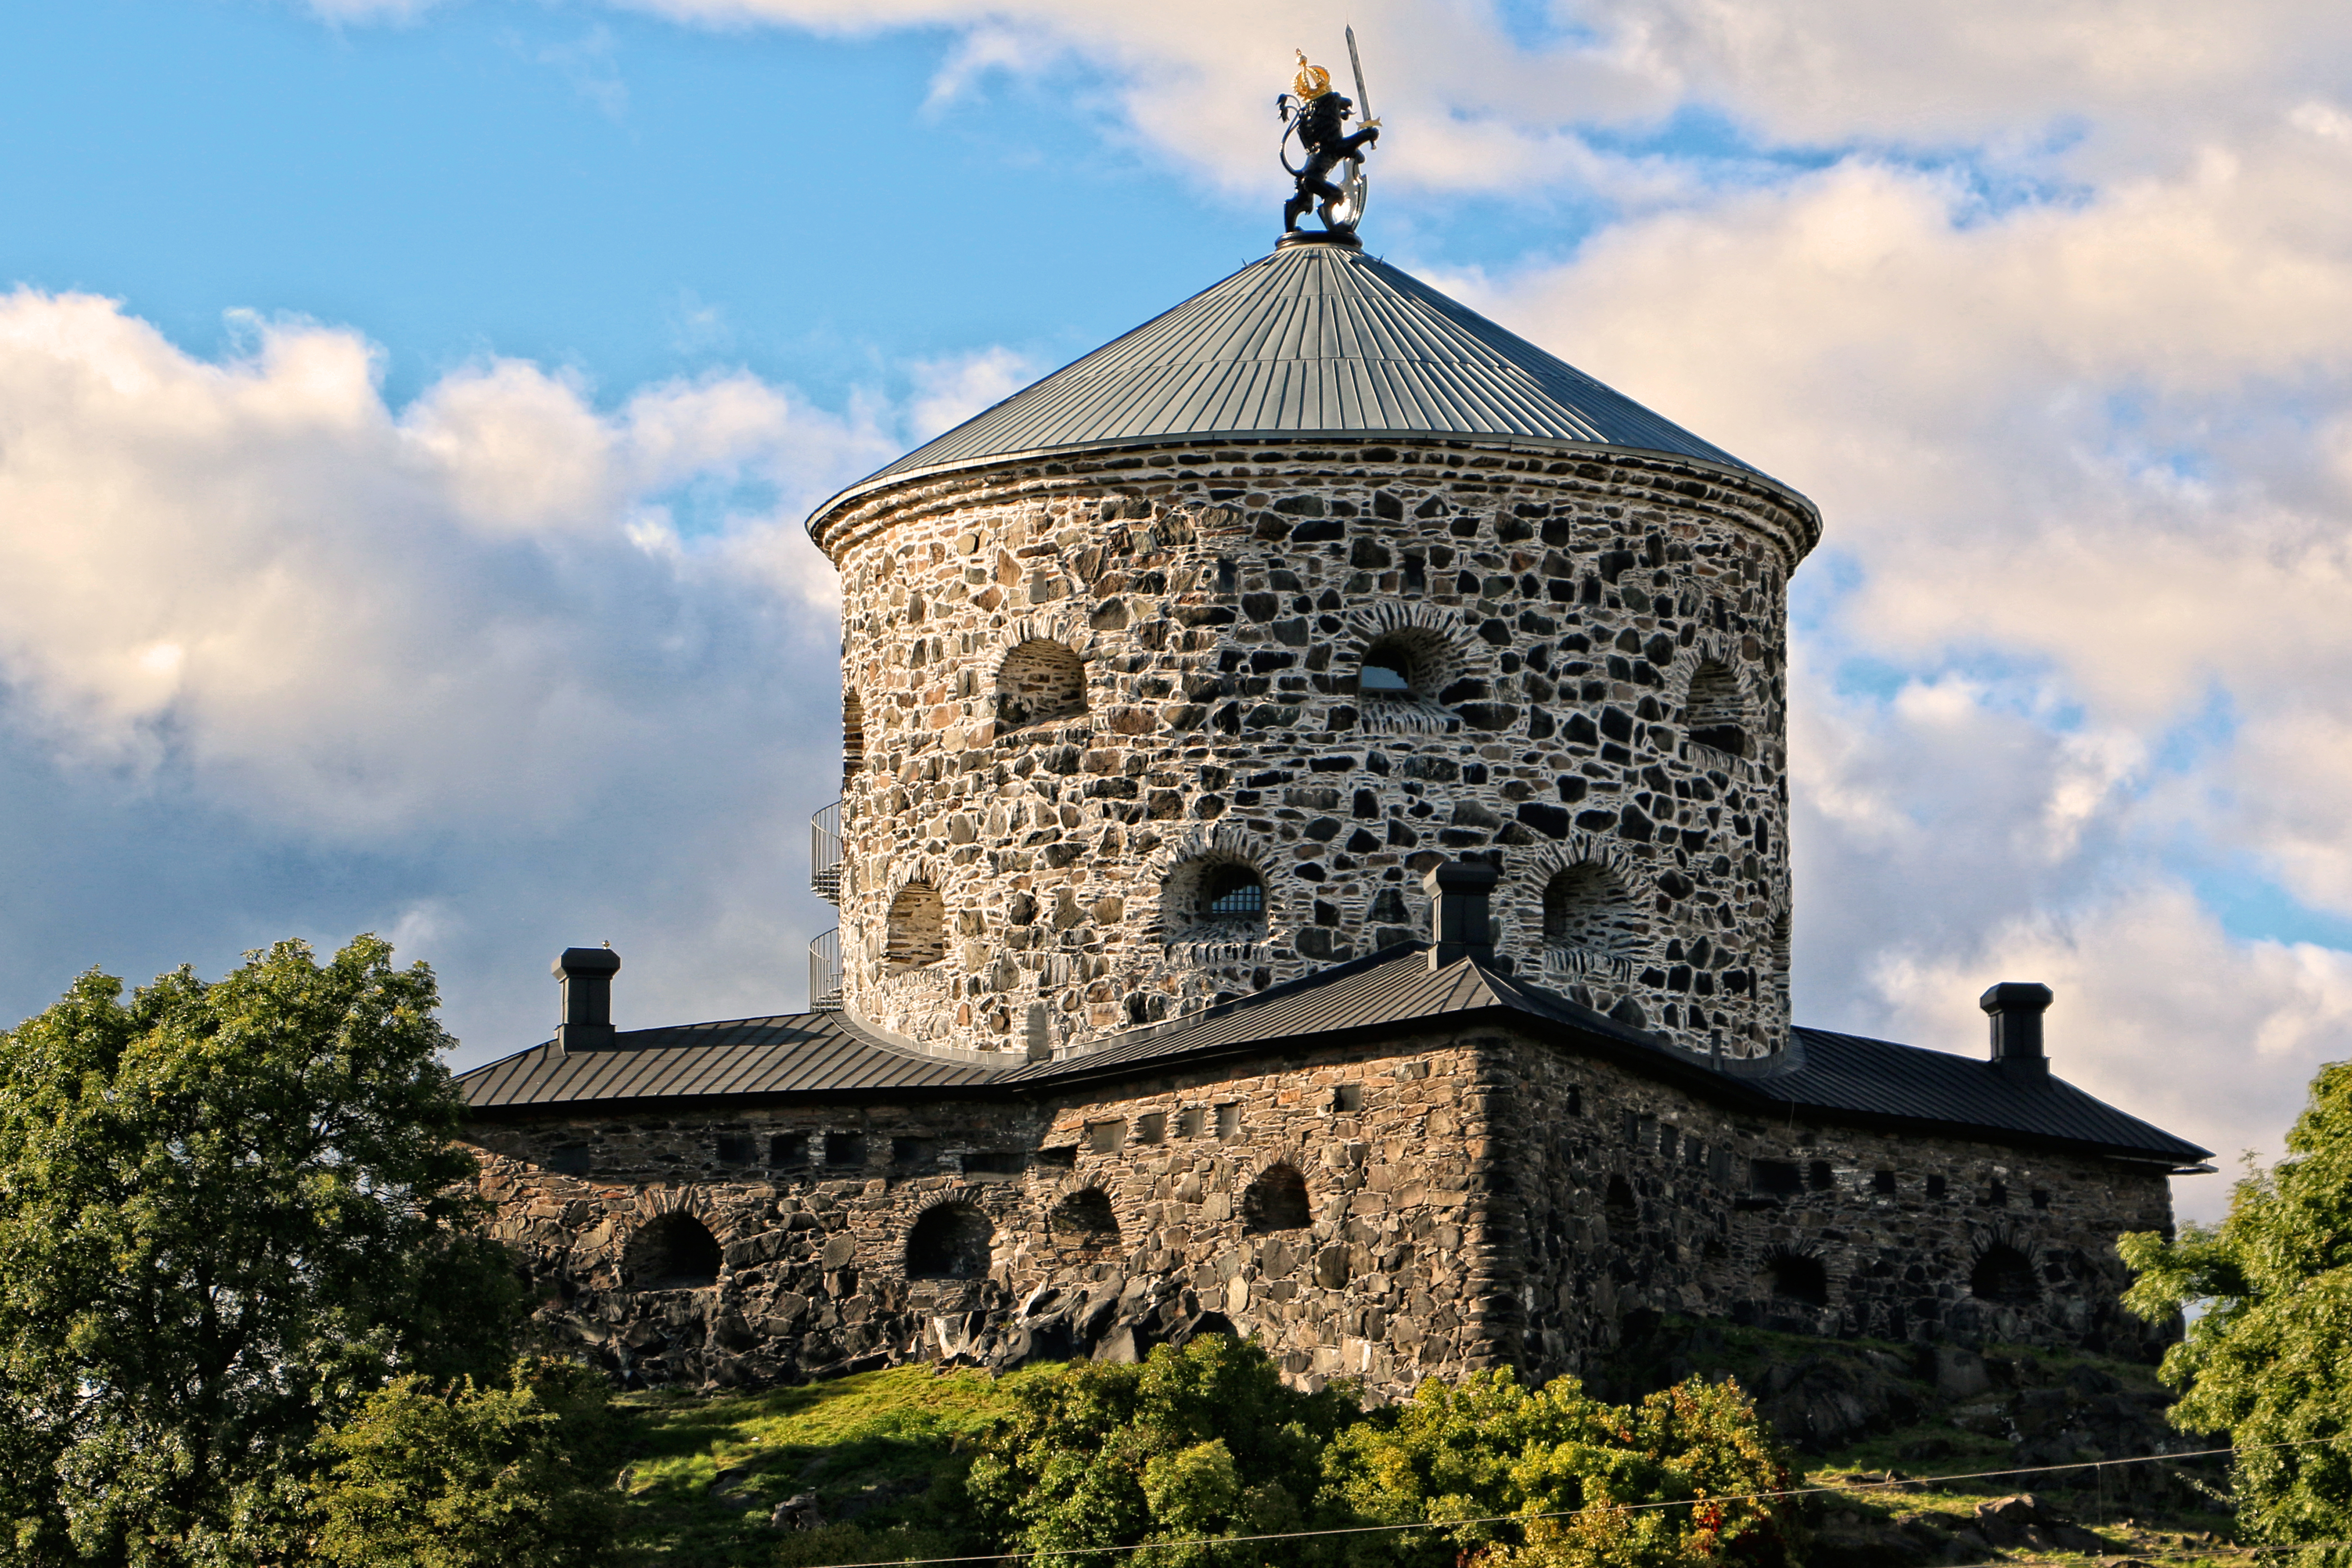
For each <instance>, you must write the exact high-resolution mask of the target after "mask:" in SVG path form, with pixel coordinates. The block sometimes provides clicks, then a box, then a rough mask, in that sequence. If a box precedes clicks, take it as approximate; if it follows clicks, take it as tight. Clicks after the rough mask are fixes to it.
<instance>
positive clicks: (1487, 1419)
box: [1324, 1370, 1799, 1568]
mask: <svg viewBox="0 0 2352 1568" xmlns="http://www.w3.org/2000/svg"><path fill="white" fill-rule="evenodd" d="M1324 1471H1325V1474H1326V1476H1327V1478H1328V1492H1327V1494H1326V1502H1327V1505H1337V1506H1335V1507H1334V1506H1327V1510H1326V1511H1327V1514H1344V1516H1346V1517H1348V1518H1349V1519H1351V1520H1356V1521H1364V1522H1372V1523H1382V1524H1403V1523H1408V1522H1417V1521H1457V1520H1458V1521H1470V1520H1496V1519H1499V1518H1505V1517H1507V1516H1511V1515H1518V1516H1521V1517H1522V1519H1523V1520H1524V1522H1516V1521H1515V1522H1509V1523H1480V1524H1472V1523H1461V1524H1455V1525H1453V1526H1452V1527H1450V1528H1447V1529H1444V1530H1415V1531H1396V1532H1394V1533H1392V1534H1371V1535H1361V1536H1356V1537H1352V1538H1346V1537H1343V1538H1338V1541H1339V1544H1340V1547H1341V1551H1340V1553H1339V1554H1340V1555H1341V1556H1342V1557H1343V1559H1344V1560H1345V1561H1346V1562H1348V1563H1355V1564H1365V1565H1371V1564H1396V1565H1398V1568H1447V1565H1448V1564H1451V1563H1455V1562H1457V1561H1475V1562H1477V1563H1482V1564H1491V1565H1493V1568H1503V1565H1505V1564H1517V1565H1521V1568H1571V1565H1572V1568H1701V1565H1704V1564H1717V1563H1753V1564H1759V1565H1766V1564H1769V1565H1775V1568H1777V1565H1780V1564H1784V1563H1790V1562H1791V1561H1792V1560H1793V1548H1794V1546H1795V1544H1796V1542H1797V1541H1798V1536H1799V1531H1798V1526H1797V1524H1796V1509H1795V1504H1794V1501H1793V1500H1790V1499H1788V1498H1759V1497H1758V1496H1757V1495H1756V1494H1759V1493H1769V1492H1778V1491H1785V1490H1786V1489H1789V1488H1790V1487H1791V1486H1793V1485H1794V1484H1796V1483H1795V1479H1794V1478H1795V1472H1794V1470H1793V1468H1791V1466H1790V1461H1789V1458H1788V1456H1787V1454H1786V1452H1785V1451H1784V1450H1783V1449H1782V1448H1781V1447H1780V1443H1779V1441H1778V1440H1777V1439H1776V1438H1775V1437H1774V1436H1773V1435H1772V1432H1771V1429H1770V1427H1769V1426H1766V1425H1765V1423H1764V1422H1763V1421H1762V1420H1761V1419H1759V1417H1758V1415H1757V1414H1756V1408H1755V1405H1753V1404H1752V1403H1751V1402H1750V1401H1749V1400H1748V1396H1747V1395H1746V1394H1743V1393H1742V1392H1740V1389H1739V1386H1738V1384H1736V1383H1722V1384H1708V1383H1704V1382H1701V1381H1700V1380H1698V1379H1696V1378H1693V1379H1691V1380H1690V1381H1688V1382H1686V1383H1683V1384H1678V1385H1676V1386H1675V1387H1673V1388H1669V1389H1666V1390H1664V1391H1662V1392H1660V1393H1657V1394H1651V1395H1650V1396H1649V1397H1648V1398H1646V1399H1644V1400H1643V1401H1642V1402H1641V1403H1640V1404H1639V1405H1633V1406H1630V1407H1629V1406H1624V1405H1607V1404H1603V1403H1601V1401H1599V1400H1596V1399H1594V1398H1592V1397H1591V1395H1590V1394H1587V1393H1585V1391H1584V1388H1583V1386H1582V1385H1581V1384H1580V1383H1579V1382H1578V1381H1577V1380H1576V1379H1575V1378H1572V1377H1561V1378H1555V1379H1554V1380H1553V1381H1551V1382H1550V1383H1548V1384H1545V1385H1544V1386H1543V1387H1542V1388H1540V1389H1538V1390H1536V1391H1534V1392H1532V1393H1530V1392H1529V1391H1528V1390H1527V1389H1524V1388H1522V1387H1520V1386H1519V1384H1518V1383H1517V1380H1516V1379H1514V1378H1513V1376H1512V1374H1511V1373H1509V1372H1508V1371H1507V1370H1504V1371H1499V1372H1490V1373H1475V1374H1474V1375H1472V1376H1471V1377H1469V1378H1467V1379H1465V1381H1463V1382H1462V1383H1460V1384H1454V1385H1448V1384H1444V1383H1441V1382H1438V1381H1436V1380H1435V1379H1432V1380H1431V1381H1429V1382H1426V1383H1423V1384H1422V1385H1421V1388H1420V1390H1419V1392H1418V1393H1417V1394H1415V1396H1414V1398H1413V1400H1412V1403H1411V1404H1409V1405H1404V1406H1402V1408H1400V1409H1398V1410H1396V1411H1394V1412H1382V1413H1380V1414H1378V1415H1375V1417H1374V1418H1373V1419H1371V1420H1369V1421H1366V1422H1364V1423H1362V1424H1361V1425H1360V1426H1354V1427H1351V1428H1349V1430H1347V1431H1345V1432H1342V1433H1340V1434H1339V1437H1338V1439H1337V1440H1336V1441H1335V1442H1334V1443H1333V1444H1332V1446H1331V1447H1330V1450H1329V1451H1328V1453H1327V1454H1326V1456H1325V1458H1324ZM1662 1503H1663V1504H1670V1505H1675V1506H1668V1507H1659V1506H1656V1505H1658V1504H1662ZM1545 1515H1551V1516H1554V1517H1549V1518H1546V1517H1541V1516H1545Z"/></svg>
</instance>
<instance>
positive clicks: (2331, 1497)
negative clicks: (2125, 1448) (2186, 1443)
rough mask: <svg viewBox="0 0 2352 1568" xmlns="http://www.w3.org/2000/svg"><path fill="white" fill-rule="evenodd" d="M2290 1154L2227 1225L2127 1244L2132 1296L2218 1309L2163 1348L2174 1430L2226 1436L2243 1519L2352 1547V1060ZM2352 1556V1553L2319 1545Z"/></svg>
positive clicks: (2346, 1558) (2327, 1083)
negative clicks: (2173, 1391) (2175, 1393)
mask: <svg viewBox="0 0 2352 1568" xmlns="http://www.w3.org/2000/svg"><path fill="white" fill-rule="evenodd" d="M2286 1149H2287V1152H2286V1155H2285V1157H2284V1159H2282V1160H2280V1161H2279V1163H2278V1164H2277V1165H2276V1166H2274V1167H2273V1169H2272V1170H2271V1171H2269V1172H2268V1173H2262V1172H2258V1171H2250V1172H2249V1173H2248V1174H2247V1176H2246V1177H2245V1179H2243V1180H2242V1181H2241V1182H2239V1183H2238V1184H2237V1185H2236V1187H2235V1188H2234V1190H2233V1191H2232V1192H2231V1199H2230V1213H2229V1215H2228V1217H2227V1218H2225V1219H2223V1220H2222V1222H2221V1224H2220V1225H2218V1226H2199V1225H2187V1226H2182V1227H2181V1228H2180V1235H2179V1238H2178V1239H2171V1238H2168V1237H2164V1236H2162V1235H2160V1234H2158V1232H2155V1231H2141V1232H2137V1233H2136V1234H2134V1235H2130V1236H2126V1237H2123V1238H2122V1240H2121V1242H2120V1244H2119V1245H2120V1247H2121V1249H2122V1252H2123V1257H2124V1261H2125V1262H2126V1263H2127V1264H2129V1265H2130V1266H2131V1267H2132V1268H2133V1269H2134V1270H2135V1271H2137V1274H2138V1278H2137V1279H2136V1280H2135V1281H2134V1282H2133V1284H2132V1287H2131V1289H2130V1290H2129V1291H2128V1292H2126V1295H2125V1297H2124V1304H2125V1305H2126V1306H2127V1307H2129V1308H2130V1309H2131V1310H2133V1311H2135V1312H2137V1313H2138V1314H2139V1315H2140V1316H2141V1317H2143V1318H2146V1319H2147V1320H2148V1321H2151V1322H2162V1321H2168V1320H2170V1319H2172V1318H2173V1317H2174V1316H2175V1315H2176V1314H2178V1313H2179V1312H2180V1311H2181V1310H2182V1309H2184V1308H2186V1307H2188V1306H2189V1305H2191V1304H2192V1303H2197V1302H2202V1303H2204V1304H2205V1310H2204V1311H2203V1312H2202V1313H2201V1314H2200V1316H2199V1317H2198V1319H2197V1321H2195V1322H2194V1323H2192V1324H2190V1325H2189V1330H2188V1332H2187V1334H2186V1336H2185V1337H2184V1338H2182V1339H2181V1340H2180V1341H2179V1342H2178V1343H2176V1344H2174V1345H2173V1346H2172V1347H2171V1348H2170V1349H2169V1350H2168V1351H2167V1352H2165V1357H2164V1378H2165V1381H2166V1382H2167V1383H2168V1384H2171V1385H2172V1386H2173V1387H2175V1388H2179V1389H2182V1390H2184V1391H2185V1392H2184V1393H2183V1395H2182V1397H2181V1399H2180V1401H2179V1403H2178V1404H2176V1405H2174V1406H2173V1407H2172V1411H2171V1419H2172V1422H2173V1425H2175V1426H2179V1428H2181V1429H2182V1430H2183V1431H2187V1432H2193V1433H2222V1432H2226V1433H2228V1434H2229V1436H2230V1440H2231V1443H2232V1445H2233V1446H2235V1447H2236V1448H2237V1450H2238V1452H2237V1454H2236V1456H2235V1458H2234V1460H2233V1472H2234V1487H2233V1489H2234V1491H2235V1493H2236V1500H2237V1507H2238V1521H2239V1525H2240V1527H2241V1528H2242V1530H2244V1531H2246V1532H2247V1534H2249V1535H2250V1536H2251V1537H2252V1539H2254V1540H2256V1541H2259V1542H2268V1543H2273V1544H2278V1545H2287V1544H2292V1543H2294V1542H2343V1541H2347V1540H2352V1063H2345V1062H2336V1063H2332V1064H2330V1065H2329V1066H2327V1067H2325V1068H2321V1069H2320V1072H2319V1076H2318V1077H2317V1078H2316V1079H2313V1080H2312V1085H2311V1099H2310V1101H2309V1103H2308V1104H2307V1105H2306V1106H2305V1109H2304V1112H2303V1115H2302V1117H2301V1118H2300V1119H2299V1120H2297V1121H2296V1122H2295V1124H2294V1130H2293V1131H2290V1132H2289V1133H2288V1134H2287V1139H2286ZM2314 1550H2315V1551H2317V1552H2319V1553H2320V1554H2321V1555H2322V1556H2323V1557H2324V1558H2325V1559H2326V1560H2327V1561H2329V1562H2334V1563H2347V1562H2352V1549H2347V1548H2345V1547H2343V1546H2340V1545H2334V1546H2326V1547H2317V1548H2315V1549H2314Z"/></svg>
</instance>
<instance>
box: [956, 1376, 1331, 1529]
mask: <svg viewBox="0 0 2352 1568" xmlns="http://www.w3.org/2000/svg"><path fill="white" fill-rule="evenodd" d="M1356 1414H1357V1410H1356V1401H1355V1400H1354V1399H1353V1398H1352V1397H1351V1396H1350V1395H1349V1394H1346V1393H1344V1392H1341V1391H1338V1390H1327V1391H1325V1392H1323V1393H1319V1394H1303V1393H1300V1392H1298V1391H1297V1390H1295V1389H1292V1388H1288V1387H1286V1386H1285V1385H1284V1384H1283V1382H1282V1377H1281V1373H1280V1372H1279V1370H1278V1369H1277V1368H1276V1366H1275V1364H1274V1363H1273V1361H1272V1360H1271V1359H1270V1358H1268V1357H1267V1355H1266V1354H1265V1352H1264V1351H1262V1350H1260V1349H1258V1348H1257V1347H1256V1346H1255V1345H1254V1344H1248V1343H1244V1342H1241V1341H1237V1340H1234V1339H1230V1338H1227V1337H1226V1336H1224V1335H1222V1334H1203V1335H1202V1336H1201V1337H1199V1338H1198V1339H1195V1340H1193V1341H1192V1342H1191V1343H1189V1344H1187V1345H1185V1346H1184V1347H1183V1349H1181V1351H1180V1350H1171V1349H1170V1348H1168V1347H1167V1346H1164V1345H1163V1346H1161V1347H1160V1348H1159V1349H1157V1350H1155V1351H1153V1352H1151V1354H1150V1357H1149V1358H1148V1359H1147V1360H1145V1361H1144V1362H1142V1363H1137V1364H1128V1365H1114V1364H1105V1363H1076V1364H1074V1365H1071V1366H1068V1367H1066V1368H1063V1369H1061V1370H1060V1371H1059V1372H1057V1373H1054V1374H1052V1375H1049V1376H1046V1377H1043V1378H1039V1379H1037V1380H1035V1381H1034V1382H1031V1383H1027V1384H1023V1385H1022V1386H1021V1387H1020V1388H1019V1389H1018V1390H1017V1391H1016V1392H1015V1394H1014V1412H1013V1415H1012V1416H1011V1417H1010V1418H1009V1419H1008V1420H1007V1421H1006V1422H1005V1424H1004V1425H1003V1427H1002V1428H1001V1429H999V1430H998V1431H997V1432H996V1433H995V1434H994V1435H993V1436H991V1437H990V1438H989V1439H988V1440H987V1441H986V1442H985V1443H984V1445H983V1447H982V1453H981V1455H980V1457H979V1458H978V1459H976V1460H975V1461H974V1462H973V1464H972V1467H971V1475H970V1477H969V1479H968V1480H967V1482H966V1485H967V1486H968V1487H969V1489H970V1492H971V1500H972V1503H973V1505H974V1507H975V1508H976V1510H978V1512H979V1514H980V1518H981V1521H982V1525H983V1527H984V1528H986V1529H988V1530H989V1531H990V1532H991V1533H992V1535H993V1536H995V1537H996V1538H997V1539H998V1540H999V1541H1000V1542H1002V1543H1003V1545H1004V1546H1005V1547H1006V1548H1007V1549H1009V1550H1014V1551H1024V1552H1045V1551H1051V1552H1074V1553H1075V1554H1073V1555H1070V1556H1065V1557H1057V1558H1056V1559H1055V1561H1056V1562H1057V1563H1067V1564H1070V1565H1071V1568H1106V1565H1108V1564H1109V1563H1113V1562H1119V1563H1129V1562H1132V1563H1137V1564H1138V1565H1139V1568H1143V1565H1147V1564H1149V1565H1155V1568H1180V1565H1181V1568H1193V1565H1209V1564H1225V1563H1257V1562H1260V1561H1265V1560H1269V1559H1270V1558H1274V1557H1277V1556H1278V1557H1280V1558H1281V1559H1282V1560H1285V1561H1295V1560H1296V1559H1295V1558H1294V1557H1292V1556H1291V1555H1290V1554H1288V1553H1269V1552H1260V1551H1258V1550H1255V1549H1250V1548H1244V1547H1239V1546H1230V1545H1222V1546H1221V1545H1215V1544H1206V1545H1194V1544H1179V1543H1181V1542H1198V1541H1201V1540H1202V1539H1203V1538H1205V1539H1207V1540H1209V1541H1211V1542H1214V1541H1217V1540H1219V1539H1226V1540H1230V1538H1233V1537H1235V1536H1245V1535H1263V1534H1269V1533H1273V1532H1276V1531H1286V1530H1295V1529H1297V1528H1299V1526H1300V1525H1301V1523H1302V1522H1303V1521H1305V1520H1306V1519H1307V1516H1308V1510H1309V1509H1310V1507H1311V1506H1312V1504H1313V1502H1314V1500H1315V1496H1316V1493H1317V1491H1318V1488H1319V1485H1320V1480H1321V1471H1320V1461H1321V1457H1322V1453H1323V1449H1324V1447H1325V1445H1326V1444H1328V1442H1329V1441H1330V1440H1331V1438H1332V1436H1334V1435H1335V1434H1336V1433H1337V1432H1338V1431H1339V1429H1340V1427H1341V1426H1344V1425H1345V1424H1346V1423H1347V1422H1348V1421H1349V1420H1350V1419H1352V1418H1354V1417H1355V1416H1356ZM1139 1543H1150V1544H1151V1546H1152V1549H1151V1550H1150V1551H1145V1552H1121V1553H1118V1554H1116V1555H1115V1556H1114V1555H1112V1554H1108V1553H1101V1554H1097V1553H1091V1552H1082V1551H1076V1549H1081V1548H1087V1547H1106V1546H1127V1545H1136V1544H1139Z"/></svg>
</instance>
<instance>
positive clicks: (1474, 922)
mask: <svg viewBox="0 0 2352 1568" xmlns="http://www.w3.org/2000/svg"><path fill="white" fill-rule="evenodd" d="M1502 875H1503V874H1502V873H1501V872H1500V871H1498V870H1496V868H1494V867H1492V866H1489V865H1487V864H1486V862H1485V861H1483V860H1448V861H1446V862H1445V863H1444V864H1443V865H1439V866H1433V867H1431V868H1429V874H1428V875H1427V876H1424V877H1423V878H1422V879H1421V887H1422V890H1423V892H1425V893H1427V894H1428V895H1429V941H1430V949H1429V967H1430V968H1432V969H1443V968H1444V967H1445V966H1446V965H1447V964H1449V963H1454V961H1456V960H1457V959H1464V958H1475V959H1477V960H1479V961H1480V962H1482V963H1493V962H1494V958H1495V922H1494V921H1493V919H1492V918H1491V917H1490V916H1489V915H1488V914H1487V912H1486V898H1487V895H1488V894H1490V893H1492V892H1493V891H1494V890H1495V884H1496V882H1498V881H1500V880H1501V879H1502Z"/></svg>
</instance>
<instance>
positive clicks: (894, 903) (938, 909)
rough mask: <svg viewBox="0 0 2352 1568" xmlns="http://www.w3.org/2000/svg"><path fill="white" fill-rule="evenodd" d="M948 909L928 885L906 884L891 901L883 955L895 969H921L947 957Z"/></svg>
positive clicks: (937, 890)
mask: <svg viewBox="0 0 2352 1568" xmlns="http://www.w3.org/2000/svg"><path fill="white" fill-rule="evenodd" d="M947 951H948V905H947V900H945V899H942V898H940V891H939V889H937V888H934V887H932V886H931V885H930V884H929V882H909V883H908V884H907V885H906V886H905V887H903V888H901V889H898V897H896V898H894V899H892V900H890V916H889V925H888V929H887V933H886V941H885V943H884V947H883V955H884V957H886V958H887V960H888V961H889V963H891V964H892V965H893V966H894V967H896V968H899V969H920V968H922V967H923V966H924V965H925V964H930V963H938V962H939V961H940V959H942V958H944V957H946V956H947Z"/></svg>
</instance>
